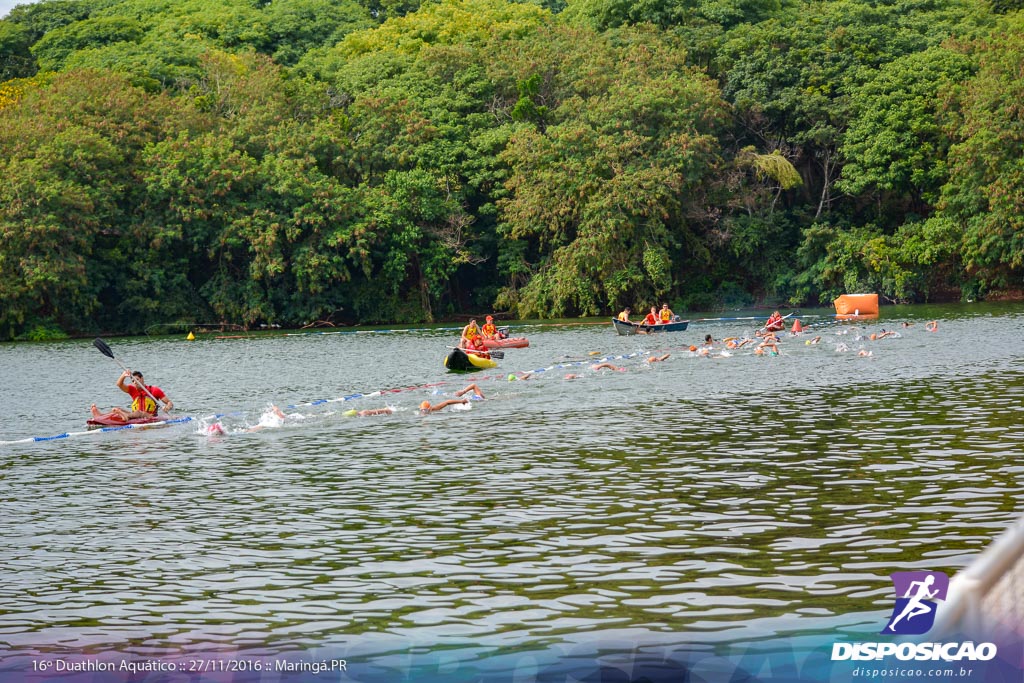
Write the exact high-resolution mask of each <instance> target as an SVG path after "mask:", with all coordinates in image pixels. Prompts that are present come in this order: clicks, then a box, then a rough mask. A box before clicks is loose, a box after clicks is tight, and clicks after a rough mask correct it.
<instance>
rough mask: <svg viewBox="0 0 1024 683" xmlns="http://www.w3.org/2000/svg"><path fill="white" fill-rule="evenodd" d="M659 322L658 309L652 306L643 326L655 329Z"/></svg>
mask: <svg viewBox="0 0 1024 683" xmlns="http://www.w3.org/2000/svg"><path fill="white" fill-rule="evenodd" d="M659 322H660V320H658V309H656V308H655V307H654V306H651V312H650V313H648V314H647V316H646V317H645V318H644V322H643V324H644V325H648V326H650V327H654V326H655V325H657V324H658V323H659Z"/></svg>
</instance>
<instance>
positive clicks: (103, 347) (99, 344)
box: [92, 337, 114, 358]
mask: <svg viewBox="0 0 1024 683" xmlns="http://www.w3.org/2000/svg"><path fill="white" fill-rule="evenodd" d="M92 345H93V346H95V347H96V348H97V349H99V350H100V353H102V354H103V355H104V356H106V357H107V358H113V357H114V352H113V351H111V350H110V347H109V346H107V342H105V341H103V340H102V339H100V338H99V337H96V339H94V340H93V342H92Z"/></svg>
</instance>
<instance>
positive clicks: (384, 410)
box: [342, 406, 395, 417]
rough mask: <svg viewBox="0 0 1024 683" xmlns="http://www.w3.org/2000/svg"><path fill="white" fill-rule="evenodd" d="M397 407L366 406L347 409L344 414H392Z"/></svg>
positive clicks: (365, 415)
mask: <svg viewBox="0 0 1024 683" xmlns="http://www.w3.org/2000/svg"><path fill="white" fill-rule="evenodd" d="M394 412H395V409H394V408H392V407H391V406H387V407H385V408H366V409H364V410H346V411H345V412H344V413H342V415H344V416H345V417H373V416H374V415H391V414H392V413H394Z"/></svg>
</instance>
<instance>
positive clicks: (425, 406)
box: [420, 398, 469, 415]
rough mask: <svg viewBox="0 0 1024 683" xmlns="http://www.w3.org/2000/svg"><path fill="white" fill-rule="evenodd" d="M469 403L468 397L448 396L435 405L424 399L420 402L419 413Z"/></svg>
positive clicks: (432, 411) (433, 411)
mask: <svg viewBox="0 0 1024 683" xmlns="http://www.w3.org/2000/svg"><path fill="white" fill-rule="evenodd" d="M466 403H469V399H468V398H449V399H448V400H446V401H441V402H440V403H438V404H437V405H431V403H430V401H424V402H423V403H421V404H420V413H421V414H423V415H426V414H427V413H436V412H437V411H439V410H444V409H445V408H447V407H448V406H454V405H465V404H466Z"/></svg>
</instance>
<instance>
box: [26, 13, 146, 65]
mask: <svg viewBox="0 0 1024 683" xmlns="http://www.w3.org/2000/svg"><path fill="white" fill-rule="evenodd" d="M142 35H143V26H142V25H141V24H140V23H139V22H137V21H135V20H133V19H125V18H123V17H94V18H89V19H83V20H82V21H76V22H74V23H73V24H68V25H66V26H62V27H60V28H57V29H54V30H52V31H50V32H48V33H47V34H46V35H45V36H43V37H42V38H40V39H39V41H38V42H37V43H35V44H34V45H33V46H32V54H34V55H35V57H36V60H37V61H38V62H39V68H41V69H43V70H44V71H60V70H61V69H62V68H64V65H65V62H66V61H67V59H68V56H69V55H71V54H72V53H73V52H76V51H78V50H84V49H87V48H95V47H99V46H103V45H111V44H116V43H122V42H127V43H136V42H138V41H139V40H141V38H142Z"/></svg>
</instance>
